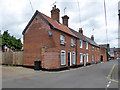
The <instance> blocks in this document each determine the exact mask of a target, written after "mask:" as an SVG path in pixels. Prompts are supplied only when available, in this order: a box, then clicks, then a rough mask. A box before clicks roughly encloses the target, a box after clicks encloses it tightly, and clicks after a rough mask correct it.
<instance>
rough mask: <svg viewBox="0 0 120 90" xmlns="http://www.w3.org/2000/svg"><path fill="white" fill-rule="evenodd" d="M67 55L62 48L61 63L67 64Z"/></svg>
mask: <svg viewBox="0 0 120 90" xmlns="http://www.w3.org/2000/svg"><path fill="white" fill-rule="evenodd" d="M65 56H66V54H65V51H64V50H62V51H61V65H65V64H66V63H65Z"/></svg>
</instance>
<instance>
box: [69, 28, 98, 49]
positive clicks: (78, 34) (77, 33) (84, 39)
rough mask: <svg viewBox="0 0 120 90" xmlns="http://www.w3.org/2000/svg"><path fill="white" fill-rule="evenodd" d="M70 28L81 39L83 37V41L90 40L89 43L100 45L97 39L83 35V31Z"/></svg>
mask: <svg viewBox="0 0 120 90" xmlns="http://www.w3.org/2000/svg"><path fill="white" fill-rule="evenodd" d="M70 30H71V31H72V32H73V33H74V34H75V35H76V36H77V37H78V38H79V39H81V40H83V41H86V42H88V43H90V44H92V45H94V46H97V47H99V45H98V44H97V43H96V42H95V41H93V40H91V39H90V38H88V37H86V36H85V35H82V34H81V33H79V32H77V31H75V30H73V29H71V28H70Z"/></svg>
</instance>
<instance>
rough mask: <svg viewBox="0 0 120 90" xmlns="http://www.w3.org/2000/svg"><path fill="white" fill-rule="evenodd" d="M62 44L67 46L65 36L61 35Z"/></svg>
mask: <svg viewBox="0 0 120 90" xmlns="http://www.w3.org/2000/svg"><path fill="white" fill-rule="evenodd" d="M60 44H62V45H64V44H65V37H64V36H63V35H60Z"/></svg>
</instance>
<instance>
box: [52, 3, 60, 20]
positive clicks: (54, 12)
mask: <svg viewBox="0 0 120 90" xmlns="http://www.w3.org/2000/svg"><path fill="white" fill-rule="evenodd" d="M59 13H60V10H59V9H58V8H56V5H54V7H52V10H51V18H52V19H53V20H56V21H57V22H59Z"/></svg>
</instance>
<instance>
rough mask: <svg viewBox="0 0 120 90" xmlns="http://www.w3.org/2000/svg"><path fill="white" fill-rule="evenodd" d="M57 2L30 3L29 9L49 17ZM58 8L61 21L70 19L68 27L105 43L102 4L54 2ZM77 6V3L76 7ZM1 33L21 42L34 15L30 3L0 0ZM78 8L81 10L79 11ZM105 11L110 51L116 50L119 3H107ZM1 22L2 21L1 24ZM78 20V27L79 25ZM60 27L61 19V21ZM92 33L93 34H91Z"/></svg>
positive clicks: (97, 1)
mask: <svg viewBox="0 0 120 90" xmlns="http://www.w3.org/2000/svg"><path fill="white" fill-rule="evenodd" d="M55 1H56V0H31V3H32V7H33V9H34V12H35V10H39V11H40V12H42V13H44V14H46V15H48V16H51V13H50V11H51V9H52V6H53V5H52V4H53V3H54V2H55ZM56 2H57V3H56V5H57V7H58V8H59V9H60V17H62V16H63V15H64V8H65V7H66V8H67V9H66V10H65V14H67V15H68V16H69V17H70V19H69V27H71V28H73V29H75V30H76V31H78V30H79V28H80V27H82V28H83V30H84V32H83V33H84V35H86V36H88V37H91V35H92V34H94V36H95V41H96V42H97V43H98V44H101V43H107V41H106V27H105V17H104V2H103V0H89V1H88V0H57V1H56ZM78 2H79V3H78ZM0 6H1V8H0V12H2V14H1V13H0V23H2V24H1V26H0V29H2V33H3V31H4V30H9V32H10V33H11V35H14V36H15V37H17V38H21V39H23V36H22V31H23V30H24V28H25V26H26V25H27V23H28V22H29V20H30V19H31V17H32V15H33V14H34V13H33V11H32V8H31V5H30V2H29V0H1V3H0ZM79 7H80V8H79ZM106 9H107V21H108V26H107V31H108V38H109V43H110V44H111V45H110V46H111V47H117V46H118V42H117V41H118V39H117V38H118V1H117V0H114V1H111V0H106ZM3 19H4V20H3ZM80 19H81V24H80ZM60 22H61V23H62V19H60ZM93 29H94V31H93Z"/></svg>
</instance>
